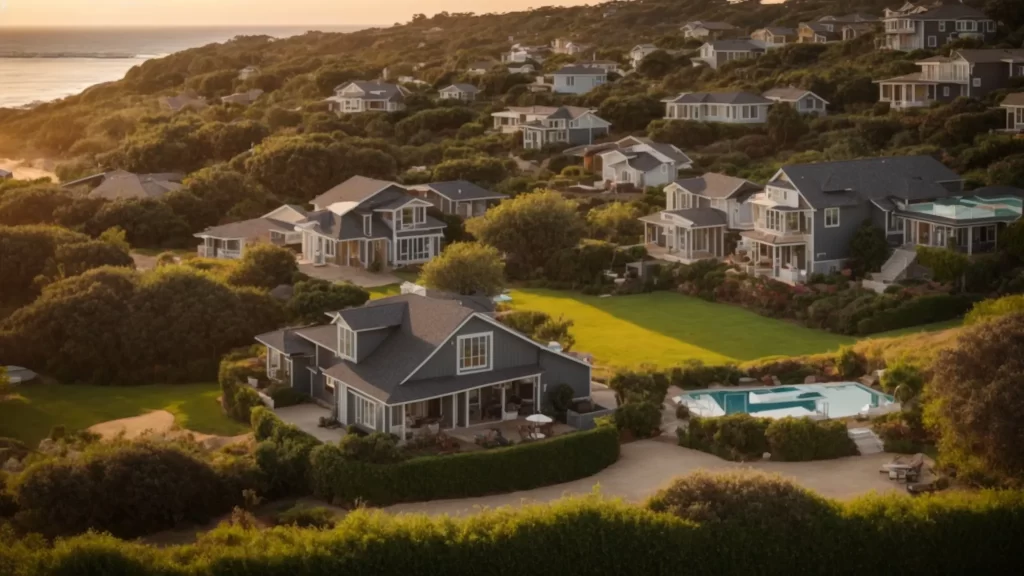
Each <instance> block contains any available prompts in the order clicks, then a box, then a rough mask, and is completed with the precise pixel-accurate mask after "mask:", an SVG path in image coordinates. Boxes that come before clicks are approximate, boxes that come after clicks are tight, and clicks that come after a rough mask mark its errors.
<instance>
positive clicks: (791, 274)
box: [737, 231, 810, 284]
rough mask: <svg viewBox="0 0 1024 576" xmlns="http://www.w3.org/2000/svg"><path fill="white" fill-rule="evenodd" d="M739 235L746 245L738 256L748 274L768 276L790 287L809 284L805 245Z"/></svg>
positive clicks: (754, 233)
mask: <svg viewBox="0 0 1024 576" xmlns="http://www.w3.org/2000/svg"><path fill="white" fill-rule="evenodd" d="M740 234H741V235H742V236H743V239H744V245H743V247H742V248H741V249H739V250H737V253H738V254H740V255H741V256H742V257H745V260H744V261H743V263H744V264H746V267H747V273H748V274H752V275H755V276H768V277H770V278H774V279H776V280H779V281H780V282H785V283H787V284H798V283H802V282H806V281H807V274H808V270H809V269H810V262H809V261H808V258H807V243H806V242H803V241H800V242H786V241H785V240H781V239H774V238H768V236H771V235H763V234H762V236H765V237H763V238H762V237H758V234H759V233H758V232H755V231H744V232H741V233H740Z"/></svg>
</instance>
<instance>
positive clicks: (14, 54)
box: [0, 50, 160, 60]
mask: <svg viewBox="0 0 1024 576" xmlns="http://www.w3.org/2000/svg"><path fill="white" fill-rule="evenodd" d="M159 57H160V55H157V54H131V53H128V52H22V51H2V50H0V58H53V59H58V58H96V59H110V60H125V59H149V58H159Z"/></svg>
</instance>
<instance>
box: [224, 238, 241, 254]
mask: <svg viewBox="0 0 1024 576" xmlns="http://www.w3.org/2000/svg"><path fill="white" fill-rule="evenodd" d="M224 249H225V250H228V251H234V252H238V251H240V250H241V249H242V241H241V240H237V239H236V240H225V241H224Z"/></svg>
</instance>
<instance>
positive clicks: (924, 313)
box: [857, 294, 977, 335]
mask: <svg viewBox="0 0 1024 576" xmlns="http://www.w3.org/2000/svg"><path fill="white" fill-rule="evenodd" d="M976 301H977V298H976V297H973V296H970V295H966V294H940V295H932V296H921V297H920V298H914V299H911V300H907V301H906V302H903V303H902V304H900V305H899V306H896V307H895V308H890V309H888V310H884V311H881V312H879V313H878V314H875V315H874V316H872V317H870V318H865V319H863V320H861V321H859V322H858V323H857V333H858V334H862V335H863V334H874V333H875V332H885V331H888V330H898V329H900V328H908V327H910V326H920V325H922V324H931V323H934V322H943V321H946V320H952V319H954V318H959V317H961V316H963V315H964V314H966V313H967V311H968V310H970V309H971V306H973V305H974V303H975V302H976Z"/></svg>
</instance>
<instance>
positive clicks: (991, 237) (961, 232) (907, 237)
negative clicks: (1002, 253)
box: [903, 217, 999, 255]
mask: <svg viewBox="0 0 1024 576" xmlns="http://www.w3.org/2000/svg"><path fill="white" fill-rule="evenodd" d="M904 220H905V224H904V226H903V240H904V242H906V243H907V244H911V245H914V246H931V247H935V248H949V249H950V250H955V251H957V252H962V253H964V254H967V255H971V254H990V253H993V252H995V251H996V248H997V237H998V235H999V223H986V224H977V225H967V226H946V225H942V224H936V223H934V222H927V221H924V220H914V219H911V218H906V217H904Z"/></svg>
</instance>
